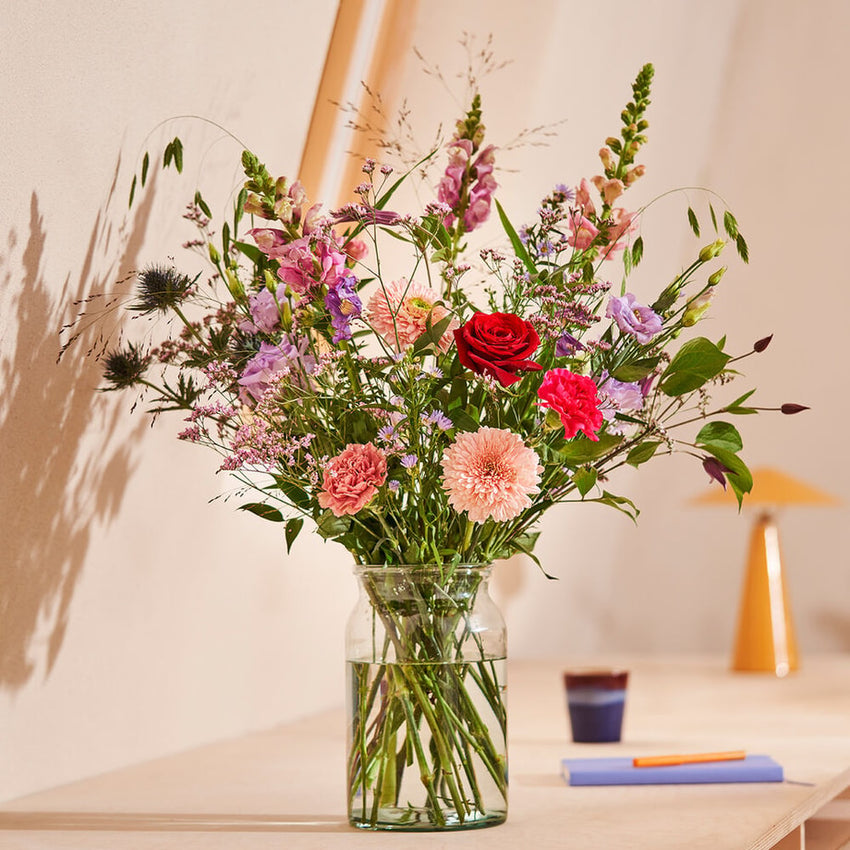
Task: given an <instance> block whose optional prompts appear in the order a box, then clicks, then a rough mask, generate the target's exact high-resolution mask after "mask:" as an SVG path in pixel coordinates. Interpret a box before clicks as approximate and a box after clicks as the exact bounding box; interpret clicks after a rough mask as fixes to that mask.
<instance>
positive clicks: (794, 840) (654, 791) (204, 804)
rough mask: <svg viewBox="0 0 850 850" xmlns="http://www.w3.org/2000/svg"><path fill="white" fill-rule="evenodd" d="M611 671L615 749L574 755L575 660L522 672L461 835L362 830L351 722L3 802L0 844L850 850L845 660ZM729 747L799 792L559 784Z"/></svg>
mask: <svg viewBox="0 0 850 850" xmlns="http://www.w3.org/2000/svg"><path fill="white" fill-rule="evenodd" d="M587 660H590V661H592V659H583V660H582V663H584V662H585V661H587ZM607 660H608V661H609V662H610V661H612V660H614V661H616V662H617V663H624V664H626V665H627V666H628V668H629V669H630V671H631V676H630V682H629V691H628V701H627V708H626V719H625V725H624V735H623V741H622V743H619V744H573V743H572V742H571V741H570V740H569V727H568V721H567V718H566V711H565V706H564V698H563V692H562V687H561V671H562V670H563V669H564V667H565V666H566V665H565V663H564V662H535V663H528V662H522V663H515V664H513V665H512V666H511V667H510V673H509V685H508V692H509V708H510V731H509V734H510V813H509V815H508V822H507V823H506V824H505V825H503V826H499V827H495V828H492V829H484V830H480V831H471V832H460V833H449V834H441V833H424V834H399V833H392V834H390V833H377V834H375V833H367V832H360V831H357V830H353V829H351V828H349V827H348V826H347V823H346V820H345V815H344V805H345V804H344V792H343V786H342V782H343V775H344V770H343V765H344V752H343V750H344V745H343V728H344V727H343V713H342V711H341V710H338V711H331V712H326V713H323V714H319V715H315V716H312V717H308V718H306V719H304V720H301V721H299V722H297V723H292V724H289V725H286V726H281V727H279V728H275V729H272V730H269V731H267V732H263V733H256V734H251V735H246V736H244V737H242V738H239V739H235V740H229V741H223V742H220V743H216V744H211V745H208V746H205V747H202V748H199V749H196V750H193V751H190V752H186V753H181V754H178V755H174V756H170V757H167V758H161V759H157V760H155V761H151V762H146V763H144V764H139V765H135V766H132V767H128V768H125V769H123V770H118V771H115V772H113V773H110V774H108V775H104V776H98V777H94V778H91V779H86V780H83V781H80V782H76V783H73V784H70V785H66V786H63V787H61V788H56V789H53V790H49V791H44V792H41V793H38V794H33V795H30V796H28V797H23V798H20V799H17V800H12V801H9V802H7V803H5V804H3V805H0V847H2V848H15V850H31V848H45V850H46V849H47V848H50V850H66V848H81V850H82V849H83V848H104V847H108V848H110V850H123V848H133V850H149V848H179V850H193V848H204V850H208V849H209V850H217V849H218V848H227V850H242V848H246V850H265V848H287V849H288V848H302V847H303V848H322V850H326V848H327V849H328V850H333V848H337V847H351V848H357V847H361V848H366V847H371V848H376V847H378V848H393V850H396V848H403V850H406V848H410V850H417V848H426V847H427V848H428V850H437V848H485V847H486V848H487V850H500V848H511V850H515V849H516V848H529V849H530V848H534V850H545V848H559V850H572V848H576V850H594V848H599V850H612V848H617V850H619V849H620V848H624V850H633V849H634V848H637V849H638V850H640V848H652V849H653V850H664V848H670V849H671V850H682V848H688V849H689V850H697V848H711V850H723V848H729V850H732V848H734V850H744V848H752V850H756V848H758V850H762V849H763V848H765V849H766V848H777V850H789V848H801V847H805V848H808V850H825V848H839V847H850V811H848V810H850V796H847V797H845V798H841V795H842V794H844V793H845V792H846V791H847V789H848V788H850V657H820V658H819V657H811V658H805V659H804V663H803V666H802V669H801V670H800V671H799V672H797V673H794V674H792V675H790V676H789V677H787V678H786V679H776V678H774V677H773V676H770V675H768V674H741V673H731V672H729V671H728V669H727V665H726V662H725V660H722V659H714V660H710V659H693V658H687V657H678V658H676V657H671V658H667V659H657V658H653V659H646V658H644V659H638V658H634V659H623V658H617V659H607ZM570 664H571V666H577V664H576V660H575V659H570ZM340 675H342V672H340ZM729 749H745V750H747V751H748V752H753V753H767V754H769V755H771V756H773V757H774V758H775V759H776V760H777V761H779V762H780V763H781V764H782V765H783V766H784V768H785V775H786V779H787V781H786V782H783V783H758V784H737V785H688V786H633V787H607V788H604V787H593V788H580V787H576V788H573V787H568V786H566V785H565V784H564V782H563V781H562V780H561V778H560V776H559V764H560V760H561V758H564V757H567V756H589V755H641V754H658V753H675V752H698V751H715V750H729ZM836 798H839V799H836ZM830 801H834V802H830Z"/></svg>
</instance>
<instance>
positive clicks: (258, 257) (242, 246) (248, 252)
mask: <svg viewBox="0 0 850 850" xmlns="http://www.w3.org/2000/svg"><path fill="white" fill-rule="evenodd" d="M233 244H234V245H235V246H236V248H237V249H238V250H239V252H240V253H242V254H244V255H245V256H246V257H247V258H248V259H249V260H250V261H251V262H252V263H254V264H260V263H262V261H263V257H264V256H265V255H264V254H263V252H262V251H261V250H260V249H259V248H258V247H257V246H256V245H249V244H248V243H247V242H234V243H233Z"/></svg>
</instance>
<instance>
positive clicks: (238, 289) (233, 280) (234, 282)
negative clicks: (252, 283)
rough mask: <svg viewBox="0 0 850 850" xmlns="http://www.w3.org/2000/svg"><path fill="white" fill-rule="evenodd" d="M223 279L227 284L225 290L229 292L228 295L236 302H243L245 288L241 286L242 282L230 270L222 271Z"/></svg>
mask: <svg viewBox="0 0 850 850" xmlns="http://www.w3.org/2000/svg"><path fill="white" fill-rule="evenodd" d="M224 279H225V282H226V283H227V288H228V289H229V290H230V294H231V295H232V296H233V297H234V298H235V299H236V300H237V301H243V300H244V299H245V287H244V286H242V281H240V280H239V278H238V277H236V275H235V274H233V272H232V271H231V270H230V269H225V270H224Z"/></svg>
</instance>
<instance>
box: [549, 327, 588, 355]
mask: <svg viewBox="0 0 850 850" xmlns="http://www.w3.org/2000/svg"><path fill="white" fill-rule="evenodd" d="M577 351H584V346H583V345H582V344H581V343H580V342H579V341H578V340H577V339H576V338H575V337H574V336H573V335H572V334H571V333H567V332H566V331H564V332H563V333H562V334H561V335H560V336H559V337H558V341H557V342H556V343H555V356H556V357H572V356H573V354H575V353H576V352H577Z"/></svg>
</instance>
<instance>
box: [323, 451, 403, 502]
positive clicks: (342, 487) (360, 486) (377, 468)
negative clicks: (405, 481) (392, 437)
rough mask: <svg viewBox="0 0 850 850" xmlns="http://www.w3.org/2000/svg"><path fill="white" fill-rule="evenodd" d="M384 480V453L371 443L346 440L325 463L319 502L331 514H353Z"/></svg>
mask: <svg viewBox="0 0 850 850" xmlns="http://www.w3.org/2000/svg"><path fill="white" fill-rule="evenodd" d="M386 480H387V457H386V455H385V454H384V453H383V452H382V451H381V450H380V449H379V448H376V447H375V446H374V445H372V443H366V444H365V445H364V444H362V443H349V444H348V445H347V446H346V447H345V450H344V451H342V452H340V454H338V455H337V456H336V457H334V458H331V460H330V461H328V464H327V466H326V467H325V471H324V474H323V476H322V490H321V492H320V493H319V505H321V507H323V508H330V509H331V512H332V513H333V515H334V516H345V515H346V514H356V513H357V512H358V511H359V510H360V509H361V508H362V507H364V506H365V505H366V504H367V503H368V502H370V501H371V500H372V498H373V497H374V496H375V494H376V493H377V492H378V487H380V486H381V485H382V484H383V483H384V482H385V481H386Z"/></svg>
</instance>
